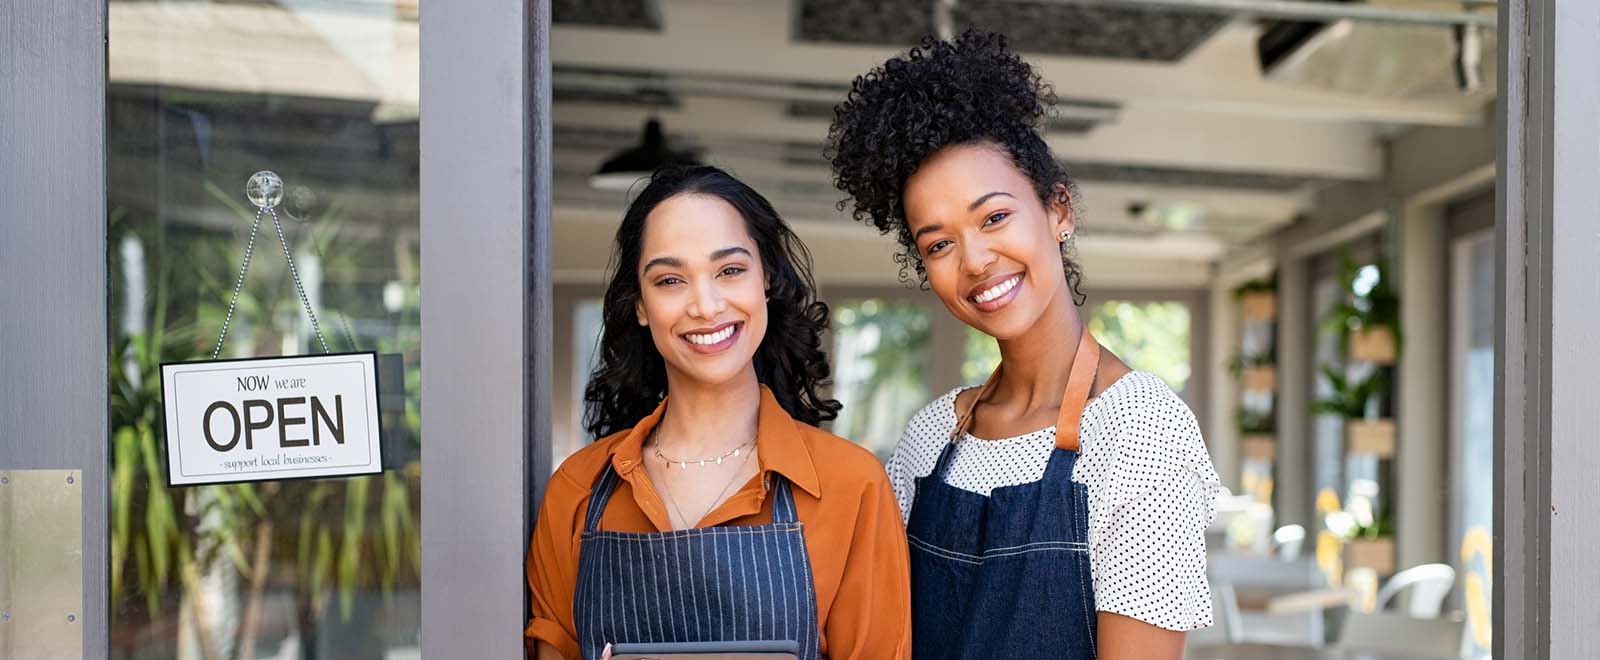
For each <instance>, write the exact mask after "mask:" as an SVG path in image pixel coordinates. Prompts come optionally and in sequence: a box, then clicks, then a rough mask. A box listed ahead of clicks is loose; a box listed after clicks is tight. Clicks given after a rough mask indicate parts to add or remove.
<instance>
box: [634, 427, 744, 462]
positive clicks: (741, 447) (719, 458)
mask: <svg viewBox="0 0 1600 660" xmlns="http://www.w3.org/2000/svg"><path fill="white" fill-rule="evenodd" d="M654 433H655V431H653V430H652V431H651V434H652V435H654ZM755 443H756V439H755V438H751V439H749V440H746V441H745V442H742V443H740V444H739V446H737V447H734V448H733V449H729V450H728V451H725V452H723V453H722V455H721V456H712V457H711V458H670V457H668V456H667V455H666V454H663V453H661V441H660V440H657V441H656V443H655V446H654V447H651V448H650V450H651V451H653V452H655V454H656V458H659V459H661V460H663V461H665V462H666V463H667V467H672V464H673V463H677V464H678V469H680V470H687V469H689V464H690V463H696V464H698V465H699V466H700V467H705V466H706V464H708V463H709V464H711V465H722V461H723V459H727V458H733V457H736V456H738V455H739V454H740V453H741V452H743V453H745V454H746V455H747V456H748V454H749V452H745V451H744V449H745V448H746V447H749V446H751V445H754V444H755Z"/></svg>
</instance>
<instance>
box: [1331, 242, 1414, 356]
mask: <svg viewBox="0 0 1600 660" xmlns="http://www.w3.org/2000/svg"><path fill="white" fill-rule="evenodd" d="M1339 260H1340V267H1339V290H1340V291H1341V292H1343V294H1344V295H1343V296H1342V297H1341V298H1340V299H1339V301H1338V302H1336V303H1334V304H1333V306H1332V307H1330V308H1329V309H1328V311H1327V312H1326V313H1325V314H1323V316H1322V328H1323V329H1324V330H1326V331H1328V332H1333V333H1336V334H1337V335H1338V337H1339V350H1340V351H1347V350H1349V346H1350V335H1351V334H1352V333H1354V332H1355V331H1357V330H1366V329H1372V328H1379V327H1386V328H1388V329H1389V331H1390V332H1391V333H1393V335H1394V341H1395V346H1396V347H1399V345H1400V296H1399V293H1398V292H1396V291H1395V289H1394V283H1393V282H1392V281H1391V278H1390V276H1389V273H1388V272H1386V270H1385V269H1384V266H1383V263H1382V260H1379V261H1378V262H1377V263H1375V264H1373V265H1372V267H1373V268H1374V269H1376V274H1377V281H1376V282H1375V283H1374V284H1373V285H1372V287H1371V288H1370V289H1368V290H1367V291H1365V292H1363V293H1358V292H1357V291H1356V284H1357V280H1358V278H1360V276H1361V271H1362V268H1363V267H1362V266H1361V265H1360V264H1357V263H1356V262H1355V260H1354V259H1352V258H1351V257H1350V254H1349V252H1348V251H1342V252H1340V255H1339Z"/></svg>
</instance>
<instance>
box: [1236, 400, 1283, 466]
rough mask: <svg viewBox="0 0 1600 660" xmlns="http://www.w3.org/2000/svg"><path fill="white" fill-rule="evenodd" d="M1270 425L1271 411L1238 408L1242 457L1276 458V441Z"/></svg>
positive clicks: (1267, 459) (1256, 458)
mask: <svg viewBox="0 0 1600 660" xmlns="http://www.w3.org/2000/svg"><path fill="white" fill-rule="evenodd" d="M1272 427H1273V419H1272V413H1271V411H1267V412H1260V411H1255V410H1249V409H1240V410H1239V442H1240V446H1241V448H1242V453H1243V456H1244V458H1246V459H1255V460H1265V461H1270V460H1273V459H1275V458H1277V455H1278V441H1277V438H1276V437H1275V436H1274V435H1273V429H1272Z"/></svg>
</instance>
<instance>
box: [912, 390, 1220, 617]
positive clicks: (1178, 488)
mask: <svg viewBox="0 0 1600 660" xmlns="http://www.w3.org/2000/svg"><path fill="white" fill-rule="evenodd" d="M962 389H965V388H956V389H954V390H951V391H950V392H949V393H947V394H945V395H944V396H941V397H939V398H938V399H937V400H935V401H934V402H933V403H930V404H928V405H927V406H926V407H924V408H923V409H922V410H921V411H919V412H917V414H916V415H915V416H913V417H912V418H911V422H910V423H909V424H907V425H906V429H905V431H904V432H903V433H902V434H901V436H900V443H899V445H897V446H896V447H895V450H894V454H893V456H891V457H890V459H889V465H888V471H889V478H890V480H891V481H893V483H894V490H895V496H896V497H897V498H898V499H899V501H900V512H901V514H902V515H903V516H905V517H906V519H908V520H909V519H910V516H911V505H912V503H913V502H914V501H915V499H916V495H917V493H916V481H915V480H916V479H917V478H919V477H924V476H927V475H928V474H929V473H931V472H933V468H934V464H935V463H937V462H938V459H939V452H940V451H941V450H943V449H944V446H945V443H946V442H948V439H949V437H950V431H951V430H953V429H954V428H955V425H956V413H955V398H956V395H957V394H959V393H960V392H961V390H962ZM1078 440H1079V448H1080V451H1081V452H1082V453H1081V454H1080V456H1079V457H1078V460H1077V463H1076V465H1075V466H1074V467H1073V470H1072V480H1073V481H1077V482H1079V483H1082V484H1084V486H1085V487H1086V489H1087V490H1088V494H1089V563H1090V569H1091V572H1092V573H1093V577H1094V598H1095V606H1096V608H1097V609H1099V610H1100V611H1102V612H1113V613H1116V614H1121V615H1124V616H1128V617H1132V618H1135V619H1138V620H1140V621H1144V622H1146V623H1149V624H1152V625H1155V626H1160V627H1162V628H1166V629H1168V630H1179V631H1188V630H1194V629H1197V628H1205V627H1208V626H1210V625H1211V622H1212V618H1211V617H1212V614H1211V588H1210V585H1208V584H1207V582H1206V546H1205V531H1206V527H1208V526H1209V525H1210V524H1211V520H1212V518H1213V517H1214V516H1215V515H1216V497H1217V493H1218V492H1219V491H1220V490H1221V488H1222V486H1221V482H1220V481H1219V480H1218V478H1217V473H1216V470H1215V469H1214V468H1213V467H1212V465H1211V457H1210V456H1209V455H1207V453H1206V447H1205V442H1204V440H1202V439H1201V436H1200V427H1199V425H1198V424H1197V423H1196V422H1195V418H1194V413H1193V412H1191V411H1190V410H1189V407H1188V405H1186V404H1184V402H1183V400H1182V399H1180V398H1178V395H1177V394H1175V393H1174V392H1173V391H1172V389H1171V388H1169V387H1167V384H1166V383H1165V382H1164V381H1162V380H1161V379H1160V378H1159V377H1158V376H1156V375H1155V374H1152V373H1148V372H1141V371H1135V372H1132V373H1129V374H1127V375H1125V376H1123V377H1122V378H1119V379H1118V380H1117V381H1116V382H1115V383H1113V384H1112V385H1111V386H1110V387H1108V388H1106V389H1105V390H1104V391H1103V392H1101V393H1100V396H1099V397H1097V398H1095V400H1093V401H1090V402H1089V405H1088V406H1087V407H1085V408H1084V411H1083V421H1082V423H1081V425H1080V429H1079V438H1078ZM1054 449H1055V427H1054V426H1051V427H1049V428H1044V429H1040V430H1038V431H1034V432H1032V433H1027V434H1024V435H1020V436H1016V437H1011V438H1002V439H996V440H985V439H978V438H975V437H972V436H971V435H968V436H966V437H964V438H963V439H962V440H960V441H959V442H958V443H957V444H956V449H955V454H954V456H952V457H951V460H950V467H949V469H948V470H947V471H946V474H945V481H946V482H947V483H949V484H950V485H952V486H955V487H957V488H961V489H963V490H967V491H971V492H974V493H978V494H981V495H984V496H988V495H989V492H990V491H991V490H993V489H995V488H1000V487H1004V486H1013V485H1017V484H1024V483H1029V482H1033V481H1038V480H1039V479H1040V478H1041V477H1043V476H1044V468H1045V464H1046V463H1048V462H1049V460H1050V453H1051V452H1052V451H1053V450H1054Z"/></svg>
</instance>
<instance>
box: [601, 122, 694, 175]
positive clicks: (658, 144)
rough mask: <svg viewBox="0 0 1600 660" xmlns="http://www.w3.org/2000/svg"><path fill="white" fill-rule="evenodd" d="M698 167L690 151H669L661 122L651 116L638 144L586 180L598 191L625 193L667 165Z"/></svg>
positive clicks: (618, 155)
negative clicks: (619, 191) (621, 191)
mask: <svg viewBox="0 0 1600 660" xmlns="http://www.w3.org/2000/svg"><path fill="white" fill-rule="evenodd" d="M699 164H700V162H699V161H698V160H696V159H695V157H694V155H693V154H691V153H689V152H686V151H672V150H671V149H668V148H667V137H666V134H665V133H664V132H663V131H662V130H661V121H660V120H657V119H656V118H654V117H651V118H650V119H647V120H645V122H644V135H643V136H642V139H641V140H640V142H639V144H638V145H636V146H632V147H629V148H627V149H623V150H622V151H619V152H617V153H616V155H614V156H612V157H610V158H608V159H606V162H605V163H604V164H602V165H600V169H598V170H596V171H595V173H594V174H593V175H591V176H590V177H589V185H590V186H592V187H595V188H599V189H601V190H623V191H626V190H629V189H631V188H633V185H634V184H635V183H638V182H639V180H640V179H647V178H649V177H650V175H651V174H652V173H654V172H655V171H656V170H658V169H661V168H663V167H666V166H668V165H699Z"/></svg>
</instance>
